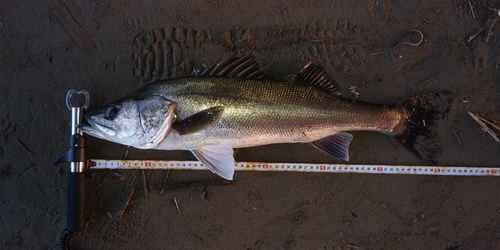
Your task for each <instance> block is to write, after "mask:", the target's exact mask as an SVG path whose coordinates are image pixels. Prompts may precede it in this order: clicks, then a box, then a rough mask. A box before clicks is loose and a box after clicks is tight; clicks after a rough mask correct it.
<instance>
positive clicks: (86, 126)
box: [78, 117, 116, 139]
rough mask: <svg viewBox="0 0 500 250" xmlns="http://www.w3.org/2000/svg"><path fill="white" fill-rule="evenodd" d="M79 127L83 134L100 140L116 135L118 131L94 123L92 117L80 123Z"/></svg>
mask: <svg viewBox="0 0 500 250" xmlns="http://www.w3.org/2000/svg"><path fill="white" fill-rule="evenodd" d="M78 127H79V128H80V129H81V130H82V131H83V133H86V134H88V135H91V136H94V137H97V138H100V139H105V138H106V137H109V136H115V135H116V131H115V130H114V129H113V128H110V127H108V126H104V125H101V124H98V123H96V122H94V121H92V119H91V118H90V117H85V121H84V122H83V123H80V125H79V126H78Z"/></svg>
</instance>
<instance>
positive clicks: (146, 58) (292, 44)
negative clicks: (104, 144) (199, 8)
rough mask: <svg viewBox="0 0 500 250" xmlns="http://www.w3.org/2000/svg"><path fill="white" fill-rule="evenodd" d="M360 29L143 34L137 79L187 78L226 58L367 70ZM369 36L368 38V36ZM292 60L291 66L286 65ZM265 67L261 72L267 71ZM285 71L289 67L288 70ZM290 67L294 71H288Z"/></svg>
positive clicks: (344, 24)
mask: <svg viewBox="0 0 500 250" xmlns="http://www.w3.org/2000/svg"><path fill="white" fill-rule="evenodd" d="M360 31H361V28H360V27H358V25H357V24H356V23H355V22H352V21H351V22H350V21H349V20H341V19H333V18H329V19H326V20H320V21H316V22H314V23H312V24H308V25H305V26H303V27H300V28H283V29H280V28H255V29H247V28H244V27H237V28H235V29H232V30H226V31H211V30H201V29H192V28H182V27H164V28H160V29H153V30H145V31H142V32H141V33H139V34H138V35H137V37H136V38H135V40H134V43H133V46H134V49H133V51H134V52H133V53H134V54H133V58H134V68H133V70H134V74H135V75H136V76H137V77H139V78H141V79H142V80H143V81H145V82H153V81H157V80H163V79H168V78H172V77H179V76H185V75H189V74H190V73H191V72H192V70H193V69H194V67H197V66H198V65H199V64H200V63H201V62H203V60H207V62H211V61H209V60H216V59H217V58H219V57H221V56H222V55H223V54H224V53H225V52H228V51H235V50H240V51H241V50H244V51H257V52H258V53H259V54H263V55H265V57H266V58H285V59H286V60H283V61H292V62H296V61H297V60H301V61H309V60H319V61H321V62H322V63H323V64H325V66H327V67H328V66H329V65H336V66H339V67H343V66H344V65H346V64H348V65H349V66H350V67H351V68H353V69H354V68H356V67H357V66H363V64H364V63H363V62H362V60H361V59H360V58H364V57H365V56H366V55H369V54H371V53H372V49H370V47H371V46H373V45H371V43H369V42H367V41H366V40H363V39H364V37H363V36H362V35H361V32H360ZM365 33H366V32H365ZM288 59H290V60H288ZM266 63H267V64H270V63H272V62H264V63H263V64H262V65H261V66H262V67H263V68H265V67H266ZM284 67H287V65H285V66H284ZM290 67H291V66H290Z"/></svg>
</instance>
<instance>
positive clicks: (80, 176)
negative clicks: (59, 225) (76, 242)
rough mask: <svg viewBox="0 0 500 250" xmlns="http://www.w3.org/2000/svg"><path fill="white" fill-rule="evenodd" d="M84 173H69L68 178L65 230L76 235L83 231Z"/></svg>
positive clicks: (85, 194) (85, 193) (85, 197)
mask: <svg viewBox="0 0 500 250" xmlns="http://www.w3.org/2000/svg"><path fill="white" fill-rule="evenodd" d="M85 182H86V178H85V172H69V176H68V218H67V222H66V229H67V230H68V231H69V232H70V233H72V234H73V233H77V232H80V231H82V230H83V229H85V221H86V218H85V202H86V199H87V192H86V189H85Z"/></svg>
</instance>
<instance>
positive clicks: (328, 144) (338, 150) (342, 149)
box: [311, 132, 352, 161]
mask: <svg viewBox="0 0 500 250" xmlns="http://www.w3.org/2000/svg"><path fill="white" fill-rule="evenodd" d="M351 140H352V135H351V134H349V133H346V132H339V133H336V134H333V135H331V136H328V137H325V138H322V139H319V140H317V141H313V142H312V143H311V144H312V145H313V146H314V147H315V148H316V149H318V150H320V151H322V152H325V153H327V154H329V155H331V156H333V157H335V158H340V159H343V160H345V161H349V144H350V143H351Z"/></svg>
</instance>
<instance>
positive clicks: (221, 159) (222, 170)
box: [191, 146, 234, 180]
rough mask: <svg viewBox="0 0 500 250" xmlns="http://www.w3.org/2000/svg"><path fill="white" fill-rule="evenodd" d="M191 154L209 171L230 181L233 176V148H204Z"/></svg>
mask: <svg viewBox="0 0 500 250" xmlns="http://www.w3.org/2000/svg"><path fill="white" fill-rule="evenodd" d="M191 152H193V154H194V155H195V156H196V158H198V160H199V161H201V162H202V163H203V164H205V166H206V167H207V168H208V169H210V171H212V172H214V173H216V174H218V175H219V176H220V177H222V178H224V179H226V180H232V179H233V175H234V157H233V148H231V147H228V146H206V147H202V148H199V149H195V150H192V151H191Z"/></svg>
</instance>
